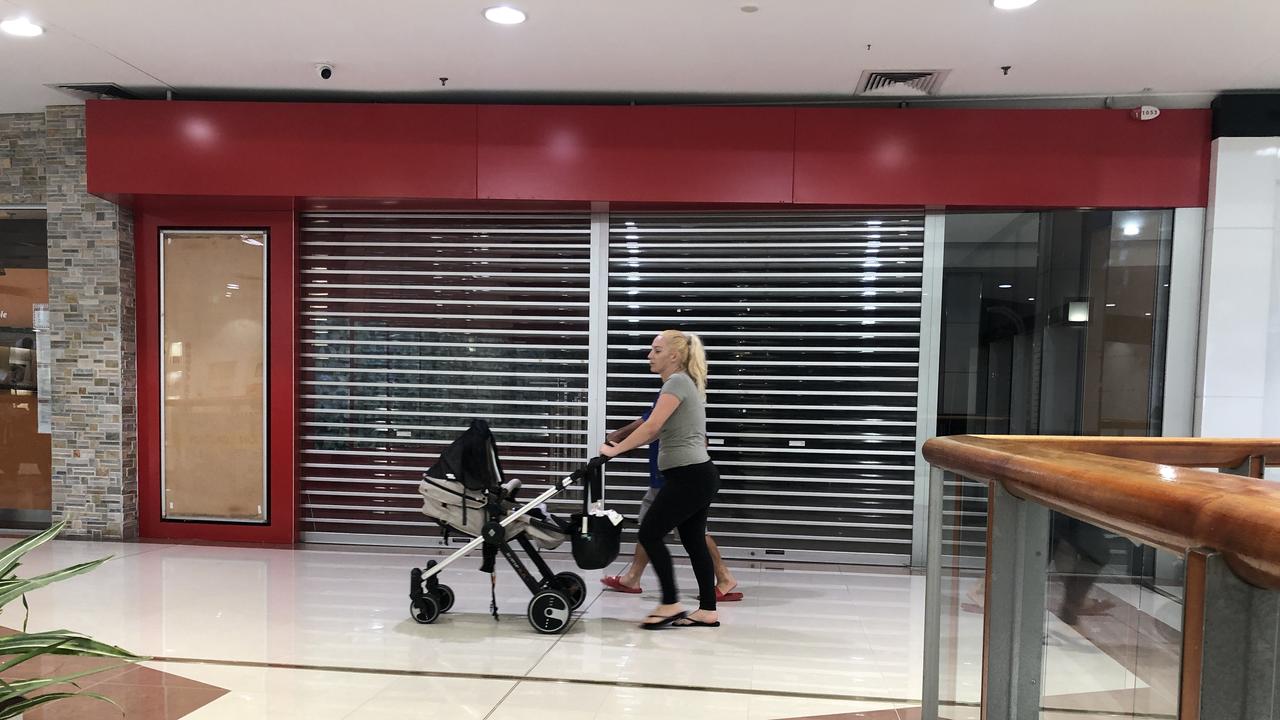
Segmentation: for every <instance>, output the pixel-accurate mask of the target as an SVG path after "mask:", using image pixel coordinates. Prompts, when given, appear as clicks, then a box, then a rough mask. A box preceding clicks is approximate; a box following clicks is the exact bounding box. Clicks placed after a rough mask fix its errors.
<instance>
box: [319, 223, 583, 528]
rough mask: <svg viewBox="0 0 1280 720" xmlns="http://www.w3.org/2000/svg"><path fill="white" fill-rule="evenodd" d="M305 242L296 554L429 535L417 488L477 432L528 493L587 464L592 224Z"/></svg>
mask: <svg viewBox="0 0 1280 720" xmlns="http://www.w3.org/2000/svg"><path fill="white" fill-rule="evenodd" d="M301 229H302V238H301V243H300V244H301V250H302V253H301V255H302V257H301V298H302V302H301V306H302V307H301V313H302V318H301V323H300V327H301V328H302V333H301V334H302V338H301V343H302V347H301V350H300V354H301V363H300V366H301V389H300V393H301V398H300V414H301V428H300V431H301V448H302V450H301V462H300V464H301V468H300V477H301V484H302V522H303V530H304V532H303V538H304V539H305V540H307V541H311V542H325V541H329V542H365V543H375V544H422V542H423V538H424V536H430V535H436V534H438V529H437V526H436V525H435V523H434V522H433V521H431V520H429V519H428V518H427V517H426V516H424V515H423V514H422V513H421V507H422V501H421V499H420V497H419V496H418V493H417V490H416V488H417V484H418V481H419V479H420V477H421V474H422V472H423V471H424V470H426V469H427V468H428V467H430V466H431V464H432V463H433V462H435V459H436V458H437V456H438V455H439V453H440V451H441V450H442V449H443V448H444V447H445V445H447V444H448V442H450V441H451V440H452V439H453V438H454V437H455V436H456V435H457V433H459V432H460V431H462V430H463V429H465V427H466V425H467V423H468V422H469V420H470V418H473V417H484V418H487V419H488V420H489V422H490V424H491V426H492V427H493V429H494V431H495V434H496V435H497V437H498V440H499V443H500V451H501V453H502V456H503V460H504V467H505V469H506V472H507V474H508V475H509V476H510V477H517V478H520V479H521V480H522V481H523V482H524V483H525V485H526V486H531V487H537V486H545V485H546V484H547V483H548V482H549V481H550V480H552V479H554V478H559V477H563V476H564V475H566V474H568V472H570V471H572V469H574V468H575V467H577V466H578V465H579V464H580V463H581V462H582V461H583V460H584V459H585V458H586V457H587V447H588V443H587V414H588V403H587V377H588V361H589V358H588V351H589V337H588V332H589V328H588V319H589V304H590V258H591V235H590V229H591V228H590V218H589V216H588V215H586V214H582V215H576V214H558V215H543V214H494V213H486V214H372V213H365V214H361V213H314V214H306V215H304V216H303V217H302V225H301ZM530 496H532V495H530ZM562 502H567V501H562ZM564 509H566V510H567V509H568V508H564Z"/></svg>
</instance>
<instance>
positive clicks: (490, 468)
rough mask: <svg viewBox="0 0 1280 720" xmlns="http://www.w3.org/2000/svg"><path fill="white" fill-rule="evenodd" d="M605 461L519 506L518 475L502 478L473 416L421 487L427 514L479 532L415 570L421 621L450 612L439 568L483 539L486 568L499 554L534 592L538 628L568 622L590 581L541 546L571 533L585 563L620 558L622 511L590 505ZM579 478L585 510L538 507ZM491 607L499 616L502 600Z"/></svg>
mask: <svg viewBox="0 0 1280 720" xmlns="http://www.w3.org/2000/svg"><path fill="white" fill-rule="evenodd" d="M607 460H608V458H606V457H603V456H601V457H597V458H595V459H593V460H591V461H589V462H588V463H587V464H586V465H585V466H583V467H581V468H579V469H578V470H575V471H574V472H573V473H572V474H571V475H569V476H568V477H566V478H564V479H563V480H560V481H558V482H556V483H555V485H554V486H553V487H551V489H549V490H547V491H546V492H544V493H542V494H541V495H539V496H538V497H536V498H534V499H532V500H530V501H529V502H527V503H525V504H524V505H521V506H519V507H517V503H516V494H517V492H518V491H519V489H520V481H519V480H510V481H508V480H506V479H505V478H504V477H503V474H502V464H501V462H500V461H499V460H498V450H497V445H496V443H495V441H494V438H493V433H492V432H490V430H489V424H488V423H487V422H485V421H484V420H472V421H471V427H469V428H468V429H467V430H466V431H465V432H463V433H462V435H460V436H459V437H458V438H457V439H456V440H454V441H453V443H452V444H451V445H450V446H449V447H448V448H446V449H445V451H444V452H443V453H442V454H441V455H440V459H439V460H438V461H437V462H436V463H435V465H433V466H432V467H431V469H430V470H428V471H427V472H426V473H425V474H424V475H423V479H422V482H421V483H420V484H419V486H418V489H419V492H420V493H421V494H422V496H423V508H422V511H423V512H424V513H425V514H426V515H428V516H429V517H432V518H434V519H435V520H436V521H437V522H438V523H440V525H441V526H442V527H444V528H445V531H446V533H447V532H448V531H449V530H454V531H457V532H460V533H463V534H465V535H469V536H471V537H472V538H473V539H472V540H471V541H470V542H468V543H467V544H466V545H463V546H462V547H460V548H458V550H457V551H455V552H454V553H453V554H451V555H449V556H448V557H447V558H445V559H444V560H441V561H439V562H436V561H435V560H432V561H430V562H428V563H427V566H426V567H425V568H414V569H413V570H412V571H411V572H410V574H409V580H410V583H409V602H410V604H409V614H410V615H411V616H412V617H413V619H414V620H416V621H417V622H419V623H423V624H430V623H434V622H435V621H436V619H437V618H439V616H440V615H441V613H445V612H448V611H449V609H450V608H451V607H453V601H454V594H453V590H452V589H451V588H450V587H449V586H448V585H445V584H443V583H441V582H440V572H441V571H442V570H444V569H445V568H446V567H448V566H449V564H450V563H453V562H454V561H456V560H458V559H459V558H461V557H463V556H464V555H466V554H467V553H469V552H471V551H472V550H474V549H476V548H477V547H479V546H481V545H483V546H484V562H483V563H482V564H481V567H480V570H481V572H487V573H493V571H494V560H495V558H496V556H497V555H498V554H499V553H501V554H502V556H503V557H504V558H506V559H507V562H509V563H511V567H512V568H513V569H515V571H516V574H517V575H519V576H520V579H521V580H523V581H524V584H525V586H526V587H528V588H529V592H531V593H533V598H532V599H531V600H530V601H529V606H528V609H527V611H526V616H527V617H528V619H529V624H530V625H532V626H533V628H534V629H535V630H537V631H538V632H540V633H547V634H552V633H558V632H561V631H562V630H564V629H565V628H566V627H568V625H569V618H570V614H571V613H572V612H573V611H574V610H576V609H578V608H579V607H580V606H581V605H582V602H583V600H585V599H586V595H587V584H586V582H585V581H584V580H583V579H582V577H581V576H579V575H578V574H577V573H572V572H562V573H553V572H552V570H551V568H550V567H549V566H548V565H547V563H546V561H545V560H543V558H542V555H541V553H540V552H539V551H540V550H549V549H553V548H556V547H558V546H559V545H561V544H562V543H563V542H564V541H565V540H566V539H571V540H572V543H573V554H574V559H575V560H576V561H577V564H578V566H579V567H581V568H583V569H587V570H594V569H598V568H602V567H606V566H608V565H609V564H610V563H612V562H613V561H614V560H615V559H617V557H618V551H619V547H620V543H621V534H622V530H621V526H620V525H619V524H618V521H619V520H620V518H618V517H617V516H616V513H612V514H602V513H600V512H599V511H592V510H591V509H590V506H591V501H592V498H593V497H594V498H599V497H600V495H601V490H602V485H603V483H602V481H601V477H600V466H601V465H603V464H604V463H605V461H607ZM578 482H584V484H585V485H586V489H585V490H584V492H583V511H582V513H581V514H574V515H573V516H571V518H570V520H569V521H567V522H565V521H562V520H559V519H557V518H555V517H553V516H551V515H549V514H548V513H545V512H543V511H542V510H541V509H540V506H541V505H542V504H543V503H545V502H546V501H547V500H548V499H550V498H552V497H554V496H555V495H558V494H559V493H561V492H563V491H565V490H566V489H568V488H569V487H570V486H572V485H574V484H575V483H578ZM609 515H612V516H613V517H614V518H617V519H611V517H610V516H609ZM512 541H514V542H515V544H517V545H519V547H520V549H522V550H524V552H525V554H526V555H527V556H528V557H529V560H530V561H531V562H532V563H533V566H534V568H535V569H537V571H538V574H539V576H540V577H535V576H534V575H533V574H532V573H531V572H530V571H529V569H528V568H527V567H525V564H524V562H522V561H521V559H520V557H519V556H518V555H517V554H516V552H515V549H514V548H513V547H512ZM490 610H491V611H492V612H493V614H494V617H495V618H496V617H497V605H496V601H495V602H494V603H493V604H492V605H491V606H490Z"/></svg>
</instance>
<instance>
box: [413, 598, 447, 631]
mask: <svg viewBox="0 0 1280 720" xmlns="http://www.w3.org/2000/svg"><path fill="white" fill-rule="evenodd" d="M409 616H410V617H412V618H413V619H414V620H415V621H416V622H418V623H421V624H423V625H430V624H431V623H433V622H435V621H436V618H438V617H440V606H439V605H438V604H436V600H435V598H433V597H431V596H430V595H423V596H422V597H420V598H414V599H413V600H412V601H411V602H410V603H409Z"/></svg>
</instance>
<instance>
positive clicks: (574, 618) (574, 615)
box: [524, 588, 605, 677]
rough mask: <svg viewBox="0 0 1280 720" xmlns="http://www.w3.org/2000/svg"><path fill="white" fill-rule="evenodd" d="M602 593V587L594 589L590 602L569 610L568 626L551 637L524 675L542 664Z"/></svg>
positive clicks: (528, 675)
mask: <svg viewBox="0 0 1280 720" xmlns="http://www.w3.org/2000/svg"><path fill="white" fill-rule="evenodd" d="M604 594H605V590H604V588H600V589H599V590H597V591H596V595H595V597H593V598H591V602H584V603H583V604H582V605H581V606H580V607H579V608H578V610H577V611H572V610H571V611H570V615H569V618H570V619H569V625H568V627H566V628H565V629H564V632H560V633H556V636H555V638H553V639H552V641H551V644H550V645H548V646H547V649H546V650H544V651H543V653H542V654H541V655H539V656H538V659H537V660H534V661H533V663H532V664H530V665H529V669H528V670H525V672H524V677H531V675H530V673H532V672H533V671H535V670H537V669H538V666H539V665H541V664H542V661H543V660H546V659H547V656H548V655H550V654H551V651H552V650H555V649H556V646H557V645H559V644H560V641H562V640H564V639H565V638H566V637H568V635H569V630H571V629H572V628H573V626H574V625H576V624H578V623H580V622H582V616H583V615H585V614H586V612H587V611H588V610H590V609H591V607H592V606H593V605H595V604H596V603H597V602H599V600H600V598H602V597H604Z"/></svg>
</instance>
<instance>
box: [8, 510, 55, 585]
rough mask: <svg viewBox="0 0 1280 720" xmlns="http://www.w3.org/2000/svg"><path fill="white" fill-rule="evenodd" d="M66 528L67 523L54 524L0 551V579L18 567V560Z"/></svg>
mask: <svg viewBox="0 0 1280 720" xmlns="http://www.w3.org/2000/svg"><path fill="white" fill-rule="evenodd" d="M66 526H67V521H66V520H62V521H60V522H56V523H54V524H53V526H52V527H50V528H49V529H48V530H45V531H44V532H40V533H36V534H35V535H32V536H31V537H29V538H26V539H24V540H19V541H18V542H16V543H14V544H12V545H10V546H9V547H7V548H5V549H4V550H0V578H6V579H7V578H8V577H9V576H10V575H12V574H13V571H14V569H15V568H17V567H18V560H19V559H21V558H22V556H23V555H26V554H27V553H28V552H31V551H32V550H34V549H35V548H37V547H39V546H41V545H43V544H45V543H46V542H48V541H50V540H52V539H53V538H54V537H55V536H56V535H57V534H58V533H60V532H62V530H63V528H65V527H66Z"/></svg>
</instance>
